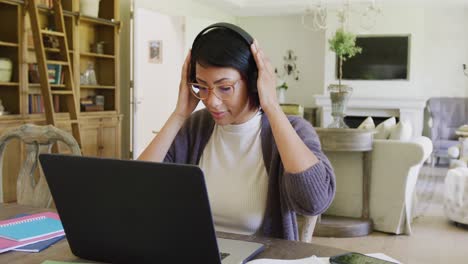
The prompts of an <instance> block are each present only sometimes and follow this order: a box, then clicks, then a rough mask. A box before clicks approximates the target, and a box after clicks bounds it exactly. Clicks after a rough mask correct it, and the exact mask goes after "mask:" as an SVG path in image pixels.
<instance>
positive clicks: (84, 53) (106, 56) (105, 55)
mask: <svg viewBox="0 0 468 264" xmlns="http://www.w3.org/2000/svg"><path fill="white" fill-rule="evenodd" d="M80 55H81V56H84V57H95V58H102V59H115V56H114V55H108V54H99V53H93V52H81V53H80Z"/></svg>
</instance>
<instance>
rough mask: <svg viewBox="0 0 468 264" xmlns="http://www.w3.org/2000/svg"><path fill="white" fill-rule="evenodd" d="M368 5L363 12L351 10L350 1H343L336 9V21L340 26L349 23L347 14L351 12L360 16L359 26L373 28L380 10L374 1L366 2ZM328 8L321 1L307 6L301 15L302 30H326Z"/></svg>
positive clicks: (367, 28)
mask: <svg viewBox="0 0 468 264" xmlns="http://www.w3.org/2000/svg"><path fill="white" fill-rule="evenodd" d="M368 2H369V3H368V4H366V7H365V8H364V11H362V10H357V9H352V8H351V4H350V0H343V3H342V5H341V7H339V8H338V14H337V17H338V20H339V22H340V24H341V25H345V24H346V23H347V22H348V21H349V14H350V13H351V12H353V13H356V14H358V15H359V16H360V21H359V26H360V27H361V28H363V29H365V30H370V29H372V28H373V27H374V26H375V23H376V20H377V16H378V15H379V14H380V13H381V10H380V8H378V7H377V5H376V3H375V0H368ZM328 9H329V8H328V7H327V6H326V5H324V4H323V3H322V1H321V0H319V1H318V3H316V4H309V6H308V7H307V8H306V11H305V13H304V14H303V15H302V25H303V26H304V28H306V29H309V30H314V31H319V30H326V29H327V28H328V25H327V16H328V13H329V10H328Z"/></svg>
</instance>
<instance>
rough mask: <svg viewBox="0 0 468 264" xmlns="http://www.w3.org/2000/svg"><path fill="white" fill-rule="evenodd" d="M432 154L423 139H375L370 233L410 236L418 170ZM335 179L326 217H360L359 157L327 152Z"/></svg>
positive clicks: (428, 140)
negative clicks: (335, 185)
mask: <svg viewBox="0 0 468 264" xmlns="http://www.w3.org/2000/svg"><path fill="white" fill-rule="evenodd" d="M431 152H432V143H431V141H430V139H429V138H427V137H418V138H415V139H411V140H409V141H403V140H393V139H388V140H387V139H375V140H374V141H373V150H372V154H371V173H370V175H371V176H370V209H369V213H370V218H371V219H372V220H373V223H374V230H377V231H382V232H388V233H394V234H402V233H406V234H410V233H411V226H410V223H411V220H412V214H411V211H412V208H413V204H414V203H415V202H416V201H415V199H414V189H415V186H416V181H417V178H418V174H419V170H420V168H421V166H422V164H423V163H424V161H425V160H426V159H427V158H428V157H429V156H430V154H431ZM327 155H328V157H329V159H330V161H331V163H332V165H333V168H334V170H335V175H336V177H337V191H336V196H335V200H334V201H333V203H332V204H331V206H330V208H329V209H328V210H327V211H326V212H325V214H329V215H337V216H348V217H360V215H361V210H362V209H361V208H362V205H361V199H362V198H361V197H362V158H361V157H360V155H359V154H351V153H327Z"/></svg>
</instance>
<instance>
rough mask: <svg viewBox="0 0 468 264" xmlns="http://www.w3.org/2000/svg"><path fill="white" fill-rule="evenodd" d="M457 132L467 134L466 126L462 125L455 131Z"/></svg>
mask: <svg viewBox="0 0 468 264" xmlns="http://www.w3.org/2000/svg"><path fill="white" fill-rule="evenodd" d="M457 130H458V131H462V132H468V125H463V126H461V127H459V128H458V129H457Z"/></svg>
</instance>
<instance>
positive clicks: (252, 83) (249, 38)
mask: <svg viewBox="0 0 468 264" xmlns="http://www.w3.org/2000/svg"><path fill="white" fill-rule="evenodd" d="M213 28H225V29H229V30H231V31H233V32H235V33H237V34H238V35H239V36H241V37H242V39H244V40H245V42H246V43H247V44H248V46H249V50H250V45H252V43H253V41H254V39H253V38H252V36H250V34H249V33H247V32H246V31H245V30H243V29H242V28H240V27H238V26H236V25H233V24H230V23H225V22H220V23H215V24H212V25H209V26H208V27H206V28H205V29H203V30H202V31H201V32H200V33H198V35H197V36H196V37H195V40H194V41H193V44H192V50H193V48H194V47H195V43H197V40H198V39H199V38H200V37H201V36H202V35H203V34H205V33H206V32H207V31H209V30H210V29H213ZM252 56H253V54H252ZM257 78H258V68H257V65H256V64H255V68H254V70H253V72H252V80H250V87H251V90H252V91H254V92H256V93H257V92H258V91H257Z"/></svg>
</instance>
